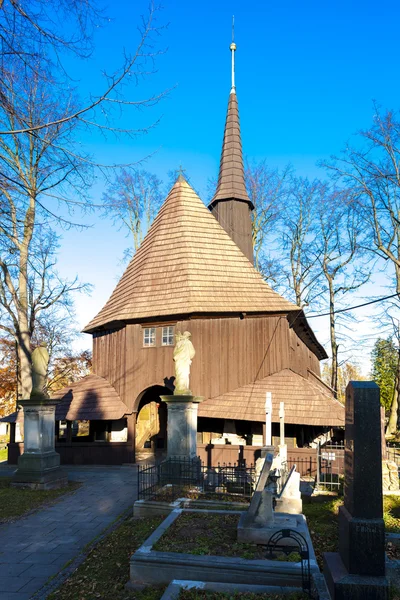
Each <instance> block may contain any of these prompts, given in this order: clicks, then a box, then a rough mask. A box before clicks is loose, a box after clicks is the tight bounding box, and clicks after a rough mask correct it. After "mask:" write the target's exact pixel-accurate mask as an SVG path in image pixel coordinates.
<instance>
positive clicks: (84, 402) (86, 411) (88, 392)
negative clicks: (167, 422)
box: [0, 374, 129, 423]
mask: <svg viewBox="0 0 400 600" xmlns="http://www.w3.org/2000/svg"><path fill="white" fill-rule="evenodd" d="M51 398H52V399H60V400H61V402H59V403H58V404H57V407H56V421H64V420H67V421H77V420H86V419H87V420H89V421H92V420H98V421H112V420H114V419H122V417H123V416H124V415H126V414H129V411H128V409H127V407H126V405H125V404H124V403H123V402H122V400H121V399H120V397H119V395H118V393H117V391H116V389H115V388H114V387H113V386H112V385H111V383H109V382H108V381H107V379H104V377H99V376H98V375H93V374H92V375H87V376H86V377H83V378H82V379H80V380H79V381H76V382H75V383H71V385H67V386H66V387H65V388H62V389H61V390H58V391H57V392H52V394H51ZM23 418H24V411H23V410H19V411H18V412H14V413H12V414H11V415H8V416H7V417H4V418H3V419H0V421H3V422H6V423H15V422H18V423H20V422H22V421H23Z"/></svg>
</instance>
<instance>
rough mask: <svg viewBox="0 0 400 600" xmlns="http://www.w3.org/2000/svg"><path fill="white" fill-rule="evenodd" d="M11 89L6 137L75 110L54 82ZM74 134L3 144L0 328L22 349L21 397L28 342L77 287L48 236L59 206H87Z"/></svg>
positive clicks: (0, 114) (24, 81)
mask: <svg viewBox="0 0 400 600" xmlns="http://www.w3.org/2000/svg"><path fill="white" fill-rule="evenodd" d="M7 81H8V88H7V91H6V93H4V94H3V96H2V97H1V98H0V124H2V125H5V126H6V127H8V128H9V129H12V128H13V126H14V125H15V124H18V123H20V122H24V123H27V124H28V125H34V124H35V123H37V122H38V119H41V118H43V117H44V118H46V117H47V118H49V117H50V119H48V120H51V115H52V114H54V112H55V111H56V110H57V112H59V111H61V110H62V109H64V111H65V110H68V107H69V106H70V105H71V102H72V100H71V98H68V97H67V98H62V97H57V96H56V95H55V93H54V91H53V90H51V76H50V74H49V76H48V81H46V82H44V81H43V78H42V77H39V76H37V77H36V78H35V77H32V75H31V73H30V72H28V71H23V72H16V71H10V72H9V74H8V78H7ZM72 132H73V123H71V122H68V123H67V124H66V125H65V126H63V127H61V126H51V127H48V128H47V129H43V130H42V131H41V133H40V134H37V133H31V134H26V135H16V134H15V135H12V136H5V137H0V214H1V221H0V306H1V308H2V313H3V318H2V319H1V325H0V328H1V329H2V330H3V331H6V332H7V333H8V334H9V335H11V336H13V337H14V339H15V340H16V342H17V345H18V362H19V367H20V368H19V376H20V382H19V384H20V386H19V389H20V394H22V396H23V397H28V396H29V394H30V389H31V346H30V341H31V337H32V334H33V330H34V327H35V322H36V320H37V317H38V314H39V313H41V312H43V311H44V310H47V309H48V308H49V307H50V306H52V305H54V304H56V303H58V302H61V301H65V298H66V297H67V295H68V292H71V291H72V290H74V289H76V288H77V287H79V285H78V284H77V283H76V282H70V283H65V282H63V281H62V280H61V279H60V278H59V277H58V276H57V274H56V273H55V271H54V256H55V249H56V246H57V241H56V238H55V237H54V234H52V233H51V231H50V228H49V222H50V220H51V219H52V218H54V217H55V214H54V211H53V209H52V205H53V204H55V200H58V201H61V200H65V201H66V202H68V203H70V202H72V204H71V206H73V202H75V200H72V197H73V195H75V197H76V196H77V195H78V194H80V197H81V199H82V200H83V203H84V200H85V198H86V195H85V194H86V191H85V188H86V184H88V183H89V179H88V177H89V175H90V173H89V172H88V168H87V166H86V165H85V164H84V162H82V160H80V159H79V158H77V157H75V156H74V153H72V152H70V151H69V149H70V148H71V145H72ZM80 158H84V157H83V156H81V157H80ZM70 199H71V200H70ZM58 219H59V220H60V219H61V220H63V219H62V218H60V217H58Z"/></svg>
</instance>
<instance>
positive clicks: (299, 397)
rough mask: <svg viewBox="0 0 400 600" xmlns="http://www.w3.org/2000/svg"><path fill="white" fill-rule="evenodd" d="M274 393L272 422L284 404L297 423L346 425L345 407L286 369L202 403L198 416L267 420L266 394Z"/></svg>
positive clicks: (288, 417) (289, 418)
mask: <svg viewBox="0 0 400 600" xmlns="http://www.w3.org/2000/svg"><path fill="white" fill-rule="evenodd" d="M267 392H271V393H272V421H273V422H275V423H276V422H279V403H280V402H284V403H285V422H286V423H294V424H297V425H301V424H303V425H315V426H330V427H333V426H342V427H343V426H344V422H345V421H344V407H343V405H342V404H341V403H340V402H339V401H338V400H335V399H334V397H333V396H332V394H331V393H330V392H329V391H328V390H327V389H325V388H324V386H323V385H318V383H317V382H316V381H315V376H314V378H312V379H305V378H304V377H302V376H301V375H298V374H297V373H294V372H293V371H291V370H290V369H284V370H283V371H279V372H278V373H274V374H273V375H270V376H269V377H264V378H263V379H260V380H258V381H255V382H254V383H249V384H247V385H244V386H242V387H240V388H238V389H236V390H234V391H232V392H228V393H226V394H223V395H221V396H218V397H215V398H211V399H209V400H206V401H205V402H203V403H202V404H200V405H199V417H209V418H214V419H226V418H227V415H229V419H237V420H245V421H259V422H265V397H266V393H267Z"/></svg>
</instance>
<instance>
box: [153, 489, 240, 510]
mask: <svg viewBox="0 0 400 600" xmlns="http://www.w3.org/2000/svg"><path fill="white" fill-rule="evenodd" d="M179 498H185V499H187V500H215V501H218V502H223V503H224V504H228V503H231V502H239V503H240V504H246V505H248V504H249V498H248V496H242V495H241V494H229V493H220V494H219V493H215V492H203V491H202V490H200V489H196V488H194V487H189V486H181V485H173V484H172V485H166V486H164V487H163V488H161V489H160V490H157V491H156V492H155V493H154V494H153V496H151V497H150V498H149V500H154V501H157V502H174V501H175V500H178V499H179Z"/></svg>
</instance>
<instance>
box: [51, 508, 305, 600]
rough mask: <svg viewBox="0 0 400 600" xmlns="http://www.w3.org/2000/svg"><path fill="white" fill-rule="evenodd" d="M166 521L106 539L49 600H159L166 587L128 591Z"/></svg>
mask: <svg viewBox="0 0 400 600" xmlns="http://www.w3.org/2000/svg"><path fill="white" fill-rule="evenodd" d="M163 518H164V517H152V518H147V519H129V520H127V521H125V522H124V523H122V525H120V526H119V527H118V528H117V529H116V530H115V531H113V532H112V533H110V535H108V536H107V537H106V538H104V539H103V540H102V541H101V542H100V543H99V544H98V546H97V547H96V548H94V549H93V550H92V551H91V552H90V554H89V555H88V557H87V558H86V560H85V561H84V562H83V563H82V564H81V566H80V567H78V569H77V570H76V571H75V572H74V573H73V574H72V575H71V577H70V578H69V579H68V580H67V581H66V582H65V583H63V584H62V585H61V586H60V588H59V589H58V590H56V591H55V592H53V593H52V594H50V596H49V597H48V600H159V599H160V598H161V596H162V594H163V593H164V591H165V588H166V586H165V585H164V586H149V587H147V588H145V589H144V590H143V591H127V590H126V589H125V584H126V583H127V582H128V581H129V559H130V557H131V556H132V554H133V553H134V552H135V551H136V550H137V549H138V548H139V546H141V545H142V544H143V542H144V541H145V540H146V539H147V537H148V536H149V535H150V534H151V533H152V531H154V530H155V529H156V527H158V525H159V524H160V523H161V521H162V520H163ZM304 598H306V596H304V595H303V594H292V595H290V596H286V595H285V596H281V595H274V594H272V595H271V594H260V595H256V594H249V593H246V594H223V593H213V592H204V591H203V590H182V592H181V595H180V599H181V600H195V599H198V600H236V599H238V600H239V599H240V600H303V599H304Z"/></svg>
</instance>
